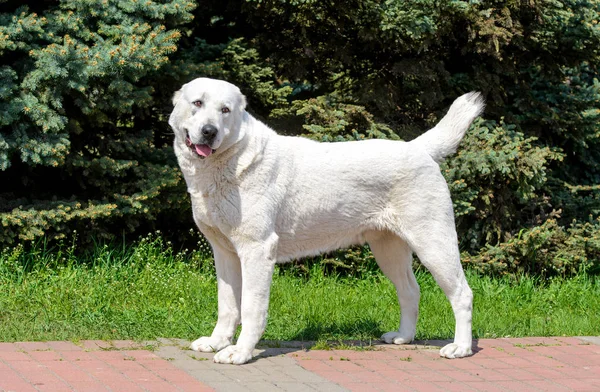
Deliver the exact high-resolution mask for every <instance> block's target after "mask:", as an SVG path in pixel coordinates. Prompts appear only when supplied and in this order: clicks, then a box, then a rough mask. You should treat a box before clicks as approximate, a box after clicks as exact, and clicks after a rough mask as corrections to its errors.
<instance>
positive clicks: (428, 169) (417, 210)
mask: <svg viewBox="0 0 600 392" xmlns="http://www.w3.org/2000/svg"><path fill="white" fill-rule="evenodd" d="M200 98H201V99H202V102H203V105H202V108H197V107H195V106H194V105H192V102H193V101H194V100H197V99H200ZM174 104H175V108H174V109H173V112H172V114H171V117H170V119H169V124H170V125H171V127H172V128H173V130H174V131H175V142H174V147H175V153H176V155H177V159H178V161H179V165H180V166H181V170H182V172H183V175H184V177H185V180H186V182H187V186H188V191H189V193H190V196H191V200H192V207H193V214H194V220H195V222H196V223H197V225H198V227H199V228H200V230H201V231H202V233H203V234H204V235H205V236H206V238H207V239H208V240H209V242H210V244H211V245H212V248H213V251H214V256H215V265H216V270H217V279H218V297H219V298H218V300H219V315H218V321H217V325H216V326H215V329H214V331H213V333H212V335H211V336H210V337H201V338H199V339H198V340H196V341H194V342H193V343H192V345H191V348H192V349H194V350H198V351H216V352H217V353H216V354H215V357H214V360H215V362H220V363H234V364H242V363H246V362H248V361H249V360H250V359H251V358H252V350H253V349H254V346H255V345H256V343H257V342H258V341H259V339H260V337H261V336H262V334H263V332H264V329H265V326H266V320H267V308H268V303H269V290H270V284H271V278H272V274H273V268H274V265H275V264H276V263H278V262H285V261H289V260H293V259H297V258H300V257H304V256H310V255H317V254H319V253H323V252H327V251H332V250H334V249H338V248H340V247H346V246H350V245H355V244H363V243H365V242H367V243H369V245H370V246H371V249H372V251H373V253H374V255H375V257H376V259H377V262H378V264H379V265H380V267H381V269H382V270H383V272H384V273H385V274H386V276H388V277H389V278H390V279H391V281H392V282H393V283H394V285H395V286H396V290H397V294H398V300H399V303H400V308H401V314H402V317H401V321H400V328H399V330H398V331H395V332H388V333H386V334H384V335H383V337H382V339H383V340H385V341H386V342H387V343H395V344H403V343H409V342H411V341H412V340H413V338H414V336H415V330H416V322H417V315H418V306H419V286H418V284H417V282H416V280H415V277H414V275H413V272H412V268H411V264H412V252H413V251H414V252H415V253H416V254H417V255H418V256H419V259H420V260H421V262H422V263H423V264H424V265H425V266H426V267H427V268H428V269H429V271H431V273H432V274H433V276H434V277H435V279H436V281H437V282H438V284H439V285H440V286H441V287H442V289H443V290H444V292H445V294H446V296H447V297H448V299H449V301H450V303H451V305H452V308H453V310H454V315H455V319H456V330H455V331H456V332H455V338H454V343H452V344H449V345H447V346H445V347H443V348H442V349H441V351H440V355H442V356H444V357H447V358H457V357H464V356H468V355H471V354H472V351H471V339H472V338H471V313H472V298H473V295H472V292H471V289H470V288H469V285H468V284H467V281H466V279H465V276H464V273H463V270H462V267H461V263H460V258H459V250H458V244H457V237H456V230H455V225H454V215H453V209H452V201H451V199H450V193H449V191H448V187H447V185H446V182H445V180H444V178H443V177H442V175H441V173H440V170H439V166H438V164H437V163H436V162H439V161H441V160H442V159H443V158H444V157H445V156H446V155H448V154H449V153H451V152H453V151H455V150H456V147H457V146H458V144H459V142H460V140H461V139H462V137H463V136H464V133H465V131H466V130H467V128H468V127H469V125H470V124H471V122H472V121H473V120H474V119H475V118H476V117H477V116H478V115H479V114H480V113H481V111H482V110H483V106H484V105H483V101H482V99H481V97H480V95H479V94H478V93H470V94H466V95H463V96H462V97H460V98H458V99H457V100H456V101H455V102H454V104H453V105H452V106H451V108H450V110H449V112H448V114H447V115H446V116H445V117H444V118H443V119H442V120H441V121H440V123H439V124H438V125H437V126H436V127H435V128H434V129H432V130H431V131H429V132H427V133H425V134H424V135H422V136H420V137H419V138H417V139H415V140H413V141H411V142H408V143H405V142H398V141H386V140H367V141H360V142H347V143H317V142H314V141H311V140H308V139H304V138H298V137H285V136H279V135H277V134H276V133H275V132H274V131H273V130H271V129H270V128H268V127H267V126H266V125H265V124H263V123H261V122H260V121H258V120H256V119H255V118H254V117H252V116H251V115H250V114H249V113H248V112H246V111H245V98H244V97H243V95H242V94H241V92H240V90H239V89H238V88H237V87H236V86H234V85H232V84H230V83H227V82H224V81H218V80H212V79H205V78H200V79H196V80H193V81H192V82H190V83H187V84H185V85H184V86H183V87H182V89H181V90H180V91H179V92H177V93H176V94H175V97H174ZM224 106H227V107H228V108H229V109H230V112H229V113H223V112H222V110H221V108H222V107H224ZM206 124H211V125H214V126H216V127H217V129H218V136H217V137H216V141H215V143H214V144H213V145H212V146H211V147H212V148H213V149H214V153H213V154H212V155H210V156H208V157H206V158H204V159H201V158H200V157H199V156H198V155H197V154H196V153H195V152H194V151H193V150H192V148H190V147H188V145H186V141H185V140H186V132H188V134H189V137H190V139H191V140H197V136H195V135H196V134H197V133H198V132H199V130H200V129H201V128H202V127H203V126H204V125H206ZM240 322H241V324H242V331H241V333H240V336H239V339H238V340H237V343H236V344H235V345H232V339H233V336H234V333H235V331H236V328H237V326H238V324H239V323H240Z"/></svg>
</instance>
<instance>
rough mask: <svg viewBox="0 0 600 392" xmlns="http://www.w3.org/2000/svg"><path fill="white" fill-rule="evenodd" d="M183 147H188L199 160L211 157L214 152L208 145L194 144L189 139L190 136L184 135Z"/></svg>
mask: <svg viewBox="0 0 600 392" xmlns="http://www.w3.org/2000/svg"><path fill="white" fill-rule="evenodd" d="M185 145H186V146H188V147H189V148H190V149H191V150H192V151H193V152H195V153H196V154H197V155H198V156H199V157H200V159H204V158H206V157H207V156H209V155H211V154H212V153H213V152H215V150H213V149H212V148H211V147H210V146H209V145H208V144H194V143H192V139H190V135H185Z"/></svg>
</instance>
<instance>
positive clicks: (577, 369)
mask: <svg viewBox="0 0 600 392" xmlns="http://www.w3.org/2000/svg"><path fill="white" fill-rule="evenodd" d="M476 343H477V344H476V353H475V355H474V356H472V357H469V358H462V359H453V360H448V359H444V358H440V357H439V355H438V350H439V348H437V347H436V348H419V349H417V350H413V351H410V350H407V349H406V347H402V346H388V345H385V346H379V347H380V348H379V347H378V349H377V350H374V351H367V352H364V354H362V355H361V351H340V350H334V351H330V352H320V353H318V354H316V353H314V352H312V351H307V352H302V353H290V354H288V355H289V356H291V357H292V358H295V359H296V360H297V362H298V364H299V365H300V366H302V367H304V368H305V369H307V370H310V371H312V372H314V373H316V374H318V375H320V376H321V377H323V378H326V379H329V380H331V381H334V382H336V383H338V384H339V385H341V386H343V387H345V388H347V389H348V390H351V391H363V390H372V389H371V388H372V387H375V388H377V390H381V391H384V390H398V391H401V390H402V391H404V390H408V391H410V390H417V391H437V390H440V391H441V390H446V391H451V390H462V391H464V390H477V391H503V392H506V391H600V352H599V351H600V350H598V345H594V344H591V343H588V342H585V341H583V340H581V339H579V338H521V339H480V340H478V341H477V342H476ZM327 353H329V354H327ZM361 356H362V357H363V358H364V359H361ZM367 358H368V359H367Z"/></svg>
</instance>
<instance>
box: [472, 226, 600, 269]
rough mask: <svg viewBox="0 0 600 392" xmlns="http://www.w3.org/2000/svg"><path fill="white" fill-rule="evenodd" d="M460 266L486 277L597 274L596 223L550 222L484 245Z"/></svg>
mask: <svg viewBox="0 0 600 392" xmlns="http://www.w3.org/2000/svg"><path fill="white" fill-rule="evenodd" d="M463 262H464V263H466V264H467V265H471V266H473V267H474V268H475V269H477V270H479V271H481V272H483V273H487V274H507V273H523V272H525V273H529V274H537V275H541V276H549V275H562V276H568V275H573V274H576V273H579V272H584V271H585V272H590V273H597V272H599V271H600V219H595V220H591V219H590V221H588V222H584V223H582V222H573V224H572V225H571V226H569V227H566V228H565V227H563V226H560V225H559V224H558V223H557V220H556V219H554V218H550V219H548V220H546V221H545V222H543V223H542V224H541V225H539V226H534V227H532V228H529V229H523V230H521V231H520V232H519V233H518V234H517V235H516V236H515V237H513V238H510V239H509V240H508V241H506V242H503V243H501V244H498V245H487V246H486V247H484V248H482V249H481V251H480V252H479V253H478V254H476V255H474V256H472V255H469V254H463Z"/></svg>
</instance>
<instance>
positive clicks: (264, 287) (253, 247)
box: [214, 233, 277, 365]
mask: <svg viewBox="0 0 600 392" xmlns="http://www.w3.org/2000/svg"><path fill="white" fill-rule="evenodd" d="M238 249H239V255H240V260H241V265H242V282H243V283H242V312H241V313H242V331H241V332H240V336H239V338H238V340H237V342H236V344H235V345H233V346H229V347H226V348H224V349H223V350H221V351H219V352H218V353H217V354H215V357H214V361H215V362H218V363H232V364H235V365H241V364H243V363H246V362H248V361H250V360H251V359H252V351H253V350H254V347H255V346H256V344H257V343H258V341H259V340H260V338H261V336H262V334H263V332H264V331H265V327H266V325H267V311H268V309H269V294H270V290H271V280H272V278H273V269H274V267H275V260H276V249H277V235H276V234H274V233H273V234H272V235H271V236H269V237H268V239H267V240H265V241H263V242H260V243H258V242H252V243H244V244H243V245H241V246H240V247H239V248H238Z"/></svg>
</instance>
